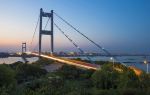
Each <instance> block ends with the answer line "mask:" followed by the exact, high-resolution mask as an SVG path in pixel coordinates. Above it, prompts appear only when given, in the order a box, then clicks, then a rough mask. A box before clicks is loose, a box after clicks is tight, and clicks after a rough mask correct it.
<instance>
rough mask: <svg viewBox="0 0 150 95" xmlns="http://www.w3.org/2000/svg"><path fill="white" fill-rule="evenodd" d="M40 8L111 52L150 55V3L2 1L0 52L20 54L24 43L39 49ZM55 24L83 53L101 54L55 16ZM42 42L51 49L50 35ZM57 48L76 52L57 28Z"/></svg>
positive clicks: (124, 0) (122, 0)
mask: <svg viewBox="0 0 150 95" xmlns="http://www.w3.org/2000/svg"><path fill="white" fill-rule="evenodd" d="M40 8H43V10H44V11H45V12H50V11H51V10H54V12H56V13H57V14H59V15H60V16H61V17H62V18H64V19H65V20H66V21H68V22H69V23H71V24H72V25H73V26H74V27H76V28H77V29H78V30H80V32H82V33H84V34H85V35H86V36H88V37H89V38H91V39H92V40H93V41H95V42H96V43H98V44H99V45H101V46H102V47H104V48H105V49H107V50H108V51H110V52H112V53H147V54H149V53H150V43H149V41H150V1H149V0H0V52H18V51H21V43H22V42H26V43H27V47H28V49H30V50H32V49H36V48H37V47H36V44H37V43H38V29H39V28H37V31H36V34H35V37H34V40H33V44H32V45H31V40H32V36H33V33H34V29H35V26H36V23H37V20H38V16H39V10H40ZM44 21H45V22H46V19H45V20H44ZM54 22H55V23H56V24H57V25H58V26H60V27H61V29H62V30H63V31H64V32H65V33H66V34H67V35H69V37H70V38H71V39H73V40H74V41H75V42H76V43H77V44H78V45H79V46H80V47H81V48H82V49H83V50H85V51H90V52H99V51H100V50H99V49H98V48H97V47H96V46H94V45H93V44H91V43H90V42H89V41H88V40H86V39H85V38H84V37H82V36H81V35H79V34H78V33H76V32H75V31H74V30H73V29H71V28H70V27H69V26H67V25H66V24H65V23H64V22H62V21H61V20H60V19H59V18H58V17H56V16H55V15H54ZM44 24H45V23H44ZM49 26H50V25H49ZM42 43H43V44H42V48H43V51H48V50H50V37H49V36H43V41H42ZM31 47H32V49H31ZM54 47H55V51H74V50H76V48H75V47H74V46H73V45H72V44H71V43H70V42H69V41H68V40H67V39H66V38H65V37H64V35H62V34H61V32H60V31H58V30H57V28H56V27H54Z"/></svg>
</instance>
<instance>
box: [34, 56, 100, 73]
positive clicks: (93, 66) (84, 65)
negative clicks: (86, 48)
mask: <svg viewBox="0 0 150 95" xmlns="http://www.w3.org/2000/svg"><path fill="white" fill-rule="evenodd" d="M31 54H33V55H36V56H39V54H38V53H31ZM40 56H41V57H43V58H48V59H52V60H55V61H58V62H62V63H66V64H69V65H74V66H77V67H82V68H86V69H93V70H97V69H98V68H99V67H100V66H99V65H96V64H90V63H86V62H81V61H76V60H69V59H65V58H59V57H54V56H48V55H43V54H41V55H40Z"/></svg>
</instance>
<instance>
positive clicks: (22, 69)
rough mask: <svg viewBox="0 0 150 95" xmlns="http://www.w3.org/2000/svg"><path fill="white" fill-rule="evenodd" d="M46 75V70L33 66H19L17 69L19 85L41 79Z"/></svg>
mask: <svg viewBox="0 0 150 95" xmlns="http://www.w3.org/2000/svg"><path fill="white" fill-rule="evenodd" d="M46 73H47V72H46V70H44V69H41V68H40V67H39V66H37V65H33V64H19V65H17V67H16V74H17V75H16V79H17V81H18V83H22V82H24V81H29V80H33V79H35V78H39V77H41V76H42V75H45V74H46Z"/></svg>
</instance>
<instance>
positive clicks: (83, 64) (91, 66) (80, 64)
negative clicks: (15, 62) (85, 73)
mask: <svg viewBox="0 0 150 95" xmlns="http://www.w3.org/2000/svg"><path fill="white" fill-rule="evenodd" d="M30 54H32V55H34V56H39V54H38V53H30ZM40 56H41V57H43V58H48V59H51V60H55V61H58V62H61V63H65V64H69V65H74V66H77V67H81V68H86V69H92V70H98V69H99V68H100V65H97V64H91V63H87V62H82V61H77V60H73V59H67V58H62V57H56V56H51V55H44V54H41V55H40ZM128 68H130V69H132V70H133V71H134V72H135V73H136V75H138V76H139V75H141V74H142V70H140V69H138V68H136V67H133V66H129V67H128ZM118 69H119V68H118ZM118 69H116V70H118ZM118 71H120V70H118Z"/></svg>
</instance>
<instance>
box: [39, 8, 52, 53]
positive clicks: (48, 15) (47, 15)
mask: <svg viewBox="0 0 150 95" xmlns="http://www.w3.org/2000/svg"><path fill="white" fill-rule="evenodd" d="M43 17H47V18H49V19H50V20H51V29H50V30H45V29H44V30H43V29H42V24H43ZM42 35H50V36H51V54H53V52H54V40H53V39H54V38H53V10H51V13H47V12H44V11H43V9H42V8H41V9H40V25H39V55H41V44H42Z"/></svg>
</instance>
